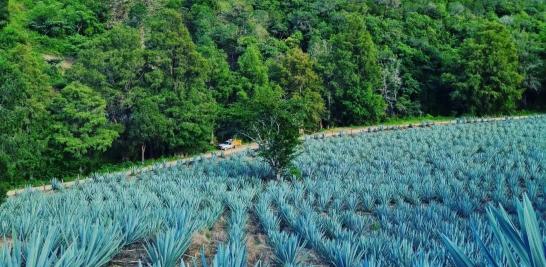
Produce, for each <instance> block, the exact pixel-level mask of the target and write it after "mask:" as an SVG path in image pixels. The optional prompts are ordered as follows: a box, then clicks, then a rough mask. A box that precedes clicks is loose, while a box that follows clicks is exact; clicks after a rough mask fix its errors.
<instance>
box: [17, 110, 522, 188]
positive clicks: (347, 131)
mask: <svg viewBox="0 0 546 267" xmlns="http://www.w3.org/2000/svg"><path fill="white" fill-rule="evenodd" d="M528 117H530V116H514V117H508V118H510V119H511V120H519V119H524V118H528ZM506 118H507V117H496V118H483V119H482V120H483V121H479V122H492V121H502V120H505V119H506ZM455 123H456V121H455V120H446V121H436V122H433V123H432V125H450V124H455ZM432 125H431V126H432ZM413 127H420V124H415V123H406V124H399V125H391V126H388V127H387V126H381V125H376V126H366V127H358V128H336V129H333V130H325V131H321V132H319V133H314V134H311V135H306V136H304V137H302V138H306V137H313V136H321V137H324V138H328V137H335V136H339V135H340V134H347V135H352V134H359V133H363V132H369V131H372V130H373V131H379V130H400V129H407V128H413ZM256 148H258V145H257V144H254V143H253V144H245V145H242V146H240V147H238V148H234V149H230V150H227V151H214V152H209V153H205V154H200V155H196V156H193V157H189V158H181V159H178V160H172V161H168V162H165V163H163V164H162V166H164V167H171V166H174V165H175V164H181V163H187V162H192V161H194V160H195V159H196V158H201V159H202V158H205V159H209V158H211V157H213V156H218V155H220V154H221V155H222V157H224V158H225V157H229V156H231V155H233V154H237V153H241V152H243V151H246V150H248V149H256ZM152 168H153V166H146V167H142V168H140V169H139V170H138V172H146V171H149V170H151V169H152ZM118 174H125V175H127V177H131V175H132V171H121V172H119V173H118ZM86 181H89V178H86V179H83V180H79V181H71V182H65V183H63V186H64V187H65V188H67V187H70V186H73V185H75V184H77V183H85V182H86ZM32 189H34V190H39V191H44V192H45V191H51V190H52V188H51V185H45V186H39V187H32ZM25 190H27V188H23V189H16V190H11V191H9V192H8V193H7V195H8V196H10V197H11V196H16V195H17V194H19V193H22V192H24V191H25Z"/></svg>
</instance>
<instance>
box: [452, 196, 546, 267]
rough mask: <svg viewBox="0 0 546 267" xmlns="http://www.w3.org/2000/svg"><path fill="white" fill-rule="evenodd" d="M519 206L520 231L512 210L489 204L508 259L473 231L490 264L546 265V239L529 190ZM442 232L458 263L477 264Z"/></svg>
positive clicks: (495, 232)
mask: <svg viewBox="0 0 546 267" xmlns="http://www.w3.org/2000/svg"><path fill="white" fill-rule="evenodd" d="M517 210H518V220H519V227H520V229H521V230H520V231H518V230H517V228H516V226H515V225H514V224H513V223H512V222H511V221H510V217H509V216H508V213H507V212H506V211H505V210H504V208H503V207H502V206H500V208H498V209H496V208H494V207H489V208H488V210H487V216H488V220H489V223H490V225H491V228H492V230H493V235H494V236H495V237H496V239H497V241H498V243H499V244H500V245H501V248H502V254H503V257H504V259H505V262H504V263H502V264H501V263H499V261H498V259H495V258H494V257H493V256H492V255H493V254H492V253H491V252H490V250H489V249H488V248H487V247H486V246H485V244H484V242H483V241H482V239H481V238H480V237H479V236H478V234H477V231H476V230H475V229H474V227H473V232H474V234H475V235H476V239H477V242H478V244H479V246H480V247H481V249H482V251H483V253H484V254H485V256H486V258H487V260H488V262H489V264H490V265H491V266H494V267H498V266H510V267H518V266H528V267H543V266H546V257H545V255H544V254H545V250H546V242H544V241H543V240H542V236H541V233H540V230H539V226H538V221H537V216H536V213H535V210H534V209H533V206H532V205H531V201H530V200H529V198H528V197H527V195H526V194H525V195H524V196H523V201H522V202H519V203H518V207H517ZM441 236H442V240H443V241H444V243H445V245H446V247H447V249H448V251H449V253H450V254H451V256H452V257H453V261H454V263H455V265H456V266H458V267H471V266H474V264H473V263H472V261H471V260H470V258H469V257H467V256H466V255H465V254H464V253H463V252H462V250H461V249H460V248H459V247H458V246H457V245H456V244H455V243H454V242H452V241H451V240H450V239H449V238H447V237H446V236H445V235H443V234H442V235H441Z"/></svg>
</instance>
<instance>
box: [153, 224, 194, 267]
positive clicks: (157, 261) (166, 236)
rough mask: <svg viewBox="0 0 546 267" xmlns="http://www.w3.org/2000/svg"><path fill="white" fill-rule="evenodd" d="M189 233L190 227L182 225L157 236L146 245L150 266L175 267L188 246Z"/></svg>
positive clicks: (189, 240)
mask: <svg viewBox="0 0 546 267" xmlns="http://www.w3.org/2000/svg"><path fill="white" fill-rule="evenodd" d="M191 232H192V229H191V227H187V226H184V225H182V226H180V227H179V228H170V229H167V231H165V232H161V233H159V234H157V236H156V237H155V240H154V241H153V242H152V243H148V244H147V245H146V252H147V253H148V257H149V259H150V262H151V264H150V266H154V267H155V266H157V267H159V266H161V267H175V266H176V263H177V262H178V260H179V259H180V257H181V256H182V254H184V252H185V251H186V249H187V248H188V247H189V245H190V242H191Z"/></svg>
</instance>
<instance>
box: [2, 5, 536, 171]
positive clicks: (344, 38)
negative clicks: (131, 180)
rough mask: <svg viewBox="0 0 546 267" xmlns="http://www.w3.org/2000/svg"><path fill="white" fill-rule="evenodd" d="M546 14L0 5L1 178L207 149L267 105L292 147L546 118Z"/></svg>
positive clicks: (522, 10) (424, 8) (524, 10)
mask: <svg viewBox="0 0 546 267" xmlns="http://www.w3.org/2000/svg"><path fill="white" fill-rule="evenodd" d="M545 12H546V4H545V3H544V1H532V0H517V1H504V0H493V1H469V0H463V1H456V2H453V1H440V0H431V1H376V0H365V1H349V0H337V1H326V0H310V1H295V0H254V1H248V0H220V1H203V0H187V1H179V0H174V1H143V0H128V1H121V0H113V1H110V0H98V1H90V0H43V1H33V0H18V1H15V0H9V1H6V0H3V1H2V0H0V179H16V178H24V179H31V178H42V177H51V176H63V175H71V174H75V173H76V172H79V170H80V169H82V168H84V169H85V171H87V170H89V171H91V170H92V169H93V166H96V165H97V164H100V163H105V162H106V163H115V162H120V161H124V160H139V159H146V158H155V157H161V156H172V155H175V154H190V153H198V152H202V151H207V150H209V149H210V148H211V147H212V146H213V145H214V143H215V142H217V141H222V139H227V138H231V137H233V135H236V134H237V133H238V132H240V130H241V129H244V128H245V127H247V126H248V125H251V124H250V123H249V121H248V120H240V119H241V118H246V119H248V118H250V117H254V116H250V115H251V114H254V115H256V114H259V113H260V112H258V111H260V110H262V111H264V112H265V111H266V110H263V109H262V108H261V106H262V105H263V106H267V105H268V104H267V101H265V100H267V99H262V98H263V96H264V95H268V96H269V97H271V98H272V99H270V100H271V101H272V100H275V102H277V103H279V105H281V104H282V105H281V106H283V105H286V106H283V108H282V109H284V110H289V111H290V112H292V113H293V114H296V113H297V117H298V118H299V120H298V121H299V124H298V125H297V126H295V124H294V122H291V121H288V120H286V121H283V123H287V125H292V124H294V125H292V126H290V127H298V129H290V132H287V134H288V135H290V136H291V135H292V134H293V133H295V132H296V131H297V133H300V130H305V131H308V132H309V131H314V130H319V129H320V128H322V127H336V126H348V125H361V124H372V123H378V122H382V121H384V120H385V119H389V118H393V117H395V118H398V117H405V116H421V115H426V114H430V115H453V116H460V115H497V114H510V113H514V112H517V111H521V110H544V109H545V108H546V89H545V84H546V80H545V79H546V67H545V66H546V64H545V58H546V52H545V51H546V50H545V48H546V45H545V43H546V16H544V13H545ZM273 96H275V97H273ZM260 99H261V100H260ZM262 100H264V101H265V102H264V101H262ZM234 107H238V108H234ZM272 110H275V111H276V113H278V114H282V115H283V116H284V115H288V114H287V113H284V112H281V111H282V110H280V109H278V108H275V109H272ZM235 111H237V112H239V113H240V114H239V116H235V117H234V116H233V115H234V114H233V112H235ZM247 115H248V116H247ZM249 116H250V117H249ZM279 116H280V115H279ZM280 117H282V116H280ZM235 118H237V119H235ZM292 130H294V132H292Z"/></svg>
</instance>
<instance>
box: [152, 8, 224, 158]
mask: <svg viewBox="0 0 546 267" xmlns="http://www.w3.org/2000/svg"><path fill="white" fill-rule="evenodd" d="M148 23H149V29H150V36H149V38H148V39H147V40H146V49H147V50H149V51H150V55H151V56H150V57H149V58H150V61H149V64H150V65H151V66H152V67H151V68H152V69H155V70H159V71H160V72H159V73H157V74H158V75H155V79H154V84H156V85H157V88H158V89H159V91H160V95H161V97H162V98H163V100H164V102H163V104H164V106H162V107H161V110H162V112H163V113H164V114H165V116H166V117H167V118H168V120H169V121H170V123H169V130H168V131H169V135H168V137H167V139H166V140H162V141H163V142H165V146H166V148H167V152H174V151H183V152H185V153H192V152H200V151H203V150H205V149H207V148H208V146H209V145H210V142H211V141H212V140H211V136H212V134H213V130H214V123H215V120H216V115H217V104H216V102H215V101H214V98H213V92H211V90H208V89H207V88H206V80H207V74H208V73H209V72H208V71H207V62H206V60H205V59H204V58H203V57H202V56H201V54H200V53H199V52H198V51H197V48H196V46H195V44H194V43H193V41H192V39H191V36H190V34H189V31H188V29H187V28H186V27H185V26H184V21H183V20H182V17H181V16H180V14H179V13H178V12H176V11H174V10H170V9H166V10H164V11H162V12H160V13H159V14H157V15H156V16H154V17H153V18H151V19H150V20H149V22H148Z"/></svg>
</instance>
